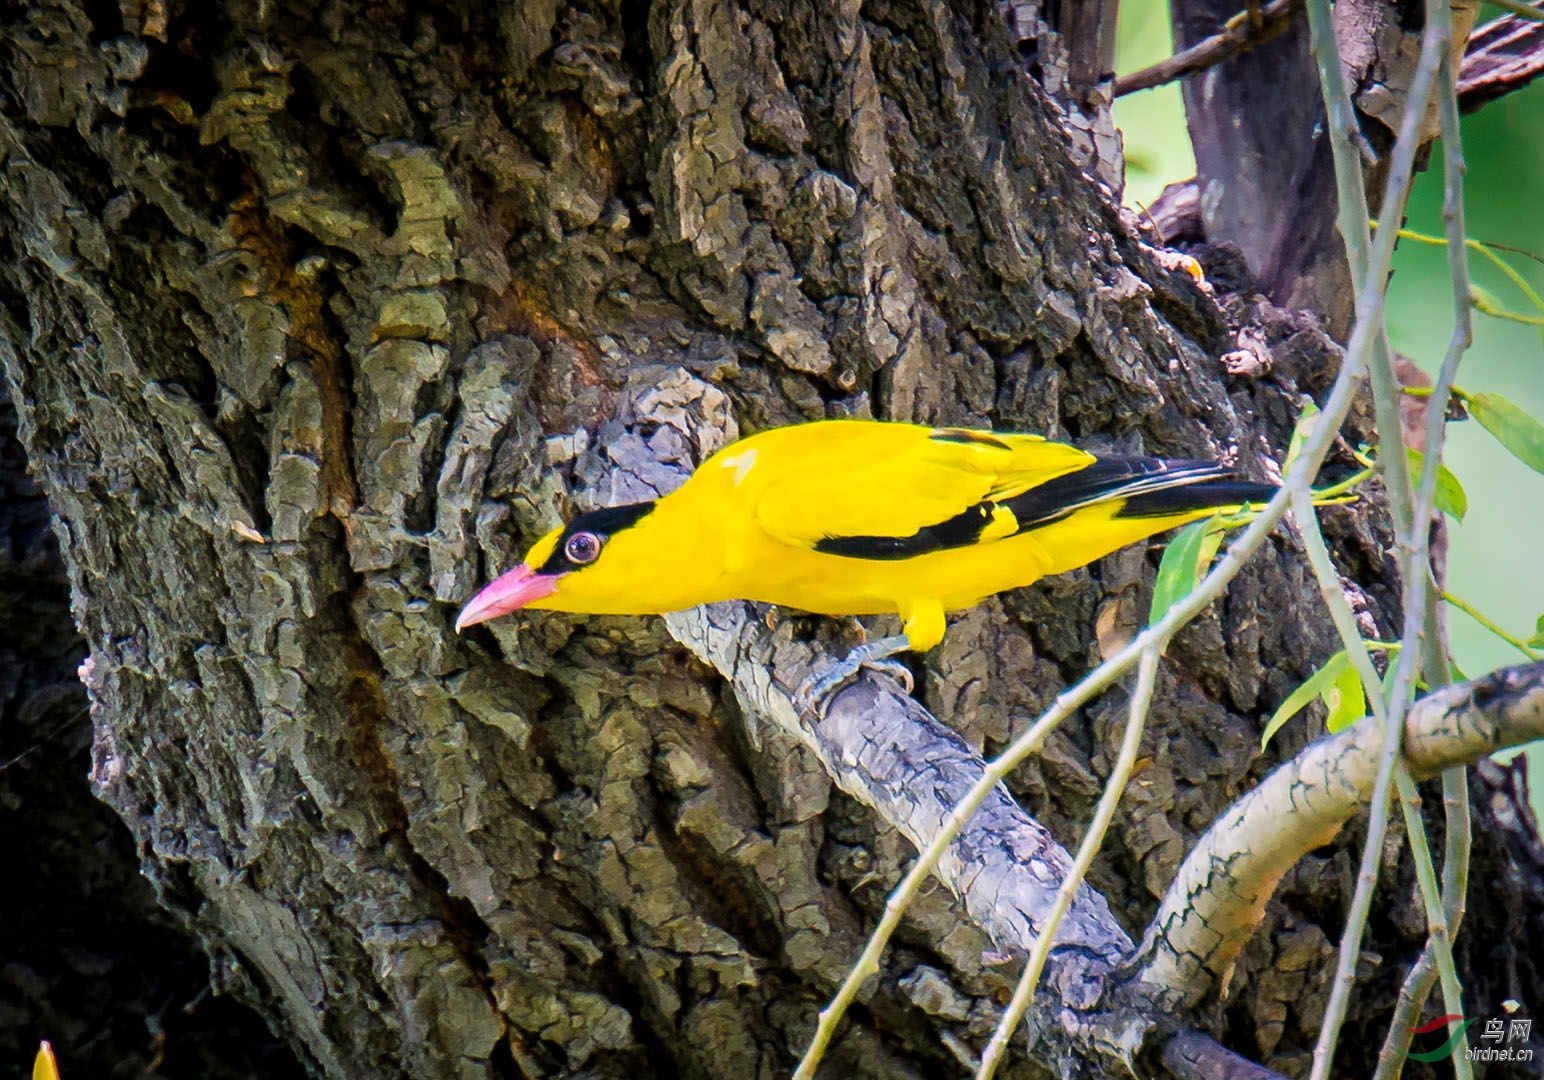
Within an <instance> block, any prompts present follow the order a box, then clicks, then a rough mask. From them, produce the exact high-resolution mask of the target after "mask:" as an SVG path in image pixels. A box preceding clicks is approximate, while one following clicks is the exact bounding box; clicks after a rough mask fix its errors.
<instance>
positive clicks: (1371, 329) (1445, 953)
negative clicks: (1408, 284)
mask: <svg viewBox="0 0 1544 1080" xmlns="http://www.w3.org/2000/svg"><path fill="white" fill-rule="evenodd" d="M1427 8H1428V10H1427V19H1426V29H1425V31H1424V33H1423V38H1422V51H1421V56H1420V59H1419V61H1418V63H1417V66H1416V71H1415V75H1414V77H1413V78H1412V80H1411V85H1410V88H1409V97H1408V100H1407V102H1406V107H1405V112H1404V116H1403V118H1402V119H1401V122H1400V132H1399V136H1398V139H1397V140H1396V142H1395V144H1394V150H1393V154H1392V161H1391V163H1390V167H1389V175H1388V180H1387V185H1386V190H1385V194H1384V201H1383V205H1382V208H1381V213H1380V216H1379V222H1378V225H1379V229H1378V235H1377V237H1376V239H1375V240H1374V242H1373V244H1372V248H1371V251H1370V252H1368V250H1367V240H1368V237H1367V228H1368V226H1367V212H1366V200H1365V195H1364V189H1363V183H1362V176H1361V162H1360V159H1359V158H1358V157H1357V154H1356V150H1355V147H1356V145H1357V143H1356V141H1355V140H1356V131H1355V113H1354V110H1353V107H1352V104H1351V100H1350V96H1349V94H1348V91H1347V89H1346V86H1345V83H1344V81H1343V79H1342V77H1341V74H1340V59H1339V50H1338V46H1337V44H1336V41H1335V35H1334V27H1333V24H1332V21H1331V17H1330V12H1329V4H1328V3H1327V2H1326V0H1309V3H1308V14H1309V25H1310V28H1311V33H1312V36H1313V42H1314V52H1315V55H1316V57H1317V59H1318V62H1319V67H1320V83H1321V90H1322V92H1323V96H1324V100H1325V107H1326V111H1327V113H1328V115H1329V117H1330V121H1331V123H1330V134H1331V146H1332V148H1333V151H1334V158H1335V167H1336V177H1337V182H1338V184H1337V186H1338V188H1339V200H1340V211H1339V218H1338V220H1339V224H1340V228H1341V232H1342V234H1343V236H1344V237H1345V240H1346V249H1347V255H1348V257H1349V258H1350V261H1351V266H1352V274H1353V278H1354V279H1355V280H1356V281H1357V283H1358V286H1359V288H1360V292H1359V296H1358V304H1357V322H1356V327H1355V329H1354V330H1353V332H1352V339H1353V343H1354V342H1355V341H1356V340H1357V338H1358V336H1359V335H1360V336H1362V337H1366V338H1371V339H1375V345H1376V346H1378V347H1376V348H1375V350H1374V351H1375V354H1376V355H1374V357H1373V359H1372V361H1371V374H1372V380H1373V391H1374V407H1375V412H1376V414H1377V419H1378V431H1379V440H1380V444H1381V452H1380V454H1379V461H1380V463H1381V464H1382V466H1383V470H1384V476H1385V481H1386V488H1387V490H1388V494H1389V506H1390V511H1391V513H1392V515H1393V518H1394V524H1395V532H1396V535H1398V536H1399V537H1400V541H1401V549H1402V555H1403V556H1404V558H1403V559H1402V564H1403V568H1404V571H1405V573H1404V578H1405V596H1404V600H1405V613H1406V619H1405V631H1404V639H1405V640H1404V645H1405V648H1404V649H1402V650H1401V655H1400V658H1399V661H1398V662H1397V663H1396V666H1395V672H1394V678H1393V685H1392V686H1391V687H1390V690H1389V695H1388V699H1387V714H1388V716H1387V720H1386V722H1385V724H1384V728H1383V732H1384V748H1383V755H1382V760H1381V762H1380V767H1379V770H1378V777H1377V782H1376V785H1375V788H1374V793H1373V800H1372V808H1371V814H1370V815H1369V819H1368V834H1367V839H1366V843H1365V846H1364V848H1363V852H1362V862H1361V867H1360V869H1359V873H1358V877H1357V886H1356V891H1355V893H1354V895H1353V897H1352V902H1351V910H1350V913H1349V915H1348V918H1347V923H1346V929H1345V932H1344V934H1343V935H1342V938H1341V944H1340V958H1339V963H1338V965H1337V968H1336V977H1335V981H1334V983H1333V985H1332V987H1331V991H1330V999H1329V1002H1328V1005H1327V1006H1326V1010H1325V1018H1324V1024H1323V1027H1322V1028H1321V1030H1320V1033H1319V1042H1318V1045H1317V1047H1316V1048H1315V1052H1314V1064H1313V1072H1312V1077H1313V1078H1314V1080H1324V1078H1325V1077H1327V1076H1328V1074H1329V1068H1330V1062H1331V1061H1332V1060H1333V1057H1334V1051H1335V1042H1336V1039H1337V1038H1338V1036H1339V1032H1340V1026H1341V1024H1342V1023H1343V1022H1344V1019H1345V1013H1346V1007H1347V1005H1348V1003H1349V999H1350V990H1351V982H1352V979H1353V978H1354V976H1355V970H1356V960H1357V955H1358V953H1359V952H1360V947H1361V937H1362V933H1363V932H1364V930H1365V928H1366V922H1367V915H1368V912H1369V911H1370V909H1371V905H1372V892H1373V889H1374V887H1375V884H1376V880H1377V866H1378V859H1379V856H1380V854H1381V851H1382V844H1383V834H1384V832H1385V830H1386V829H1387V825H1388V803H1387V800H1388V795H1389V789H1390V787H1391V786H1392V784H1393V783H1394V781H1395V780H1396V774H1397V778H1398V780H1399V783H1400V787H1401V792H1402V796H1403V797H1402V799H1401V807H1402V809H1403V810H1404V811H1405V813H1406V819H1407V824H1408V825H1409V828H1408V832H1409V833H1410V841H1411V846H1412V853H1413V854H1414V856H1415V859H1416V863H1417V865H1416V876H1417V879H1418V881H1419V882H1420V884H1421V887H1422V888H1421V892H1422V900H1423V901H1424V903H1425V905H1426V909H1427V922H1428V925H1429V926H1430V928H1431V933H1432V942H1433V946H1434V953H1435V955H1436V957H1437V960H1438V965H1439V968H1440V970H1441V973H1442V981H1443V994H1444V997H1445V999H1446V1001H1447V1005H1448V1008H1449V1011H1451V1012H1459V1011H1461V1003H1460V994H1459V988H1458V979H1457V972H1456V969H1455V968H1454V966H1453V962H1452V955H1451V949H1450V948H1448V937H1447V927H1446V922H1445V915H1444V912H1443V909H1442V905H1441V903H1440V898H1439V897H1438V896H1437V895H1436V884H1435V868H1434V867H1433V866H1431V865H1430V861H1429V860H1430V856H1429V854H1425V855H1424V856H1423V852H1424V851H1425V846H1426V845H1425V832H1424V825H1423V823H1422V822H1421V821H1420V817H1419V814H1418V813H1416V811H1415V807H1414V805H1412V802H1411V799H1410V794H1411V791H1410V787H1409V784H1410V782H1409V780H1408V778H1407V777H1405V776H1404V775H1403V773H1402V770H1400V769H1398V768H1397V766H1398V764H1399V737H1400V731H1401V726H1402V724H1401V721H1402V718H1403V715H1404V710H1405V708H1406V705H1407V703H1408V701H1409V698H1410V696H1411V689H1412V687H1413V685H1414V673H1415V670H1416V657H1417V653H1418V651H1419V640H1418V635H1419V627H1420V625H1421V623H1422V621H1423V616H1424V615H1425V613H1426V610H1427V603H1426V600H1427V591H1426V586H1427V582H1428V578H1429V576H1430V570H1429V566H1428V561H1427V544H1426V541H1427V535H1428V531H1429V530H1428V523H1429V520H1430V503H1429V502H1427V503H1425V504H1424V513H1425V516H1424V517H1419V518H1418V517H1417V516H1416V515H1417V508H1413V507H1412V506H1411V505H1410V503H1411V498H1410V487H1409V476H1408V468H1407V467H1406V461H1405V454H1404V443H1403V439H1402V438H1401V435H1400V427H1399V401H1398V386H1397V382H1396V380H1395V377H1394V372H1393V365H1392V364H1391V363H1390V361H1389V358H1388V351H1387V347H1386V344H1384V337H1383V334H1384V328H1383V316H1382V299H1383V294H1382V291H1381V290H1378V291H1374V289H1373V288H1370V287H1371V286H1378V285H1381V284H1382V282H1383V280H1384V277H1385V275H1386V274H1387V267H1388V262H1387V256H1388V255H1389V254H1391V253H1392V247H1393V243H1394V239H1395V237H1394V236H1393V235H1391V233H1392V232H1393V230H1394V229H1395V228H1396V227H1397V224H1398V221H1399V218H1400V216H1401V215H1402V213H1403V210H1404V205H1405V198H1406V196H1407V194H1408V192H1409V184H1410V178H1411V171H1412V168H1413V164H1414V158H1415V153H1416V150H1417V149H1418V147H1419V145H1420V137H1421V122H1422V119H1423V118H1424V116H1425V113H1426V108H1427V103H1428V101H1429V100H1430V97H1431V93H1432V89H1433V86H1434V85H1435V82H1436V76H1437V70H1438V67H1439V65H1440V63H1441V62H1442V60H1443V59H1444V57H1445V56H1446V54H1447V48H1448V38H1449V36H1450V34H1451V22H1450V19H1449V15H1448V12H1447V11H1446V10H1445V9H1443V7H1442V5H1441V3H1440V0H1431V2H1429V3H1428V5H1427ZM1364 252H1367V254H1366V256H1365V261H1364V258H1363V253H1364ZM1368 297H1371V298H1372V299H1373V300H1374V303H1372V304H1370V305H1365V306H1364V304H1363V299H1364V298H1368ZM1460 352H1461V350H1460ZM1454 362H1455V363H1456V360H1455V361H1454ZM1450 384H1451V374H1450V375H1449V385H1450ZM1444 403H1445V391H1444V393H1443V397H1442V399H1441V401H1440V402H1439V405H1438V407H1437V408H1436V409H1435V410H1434V412H1435V413H1436V415H1437V418H1438V419H1437V424H1436V426H1437V429H1438V430H1437V441H1436V442H1435V443H1434V444H1430V445H1429V446H1428V455H1427V459H1426V460H1427V471H1428V474H1429V475H1428V476H1426V477H1423V484H1422V488H1423V494H1426V492H1425V490H1424V489H1426V488H1428V487H1429V488H1430V489H1431V491H1432V492H1433V493H1434V491H1435V482H1436V461H1435V460H1434V459H1436V458H1438V457H1439V456H1440V449H1441V442H1440V439H1441V423H1440V418H1441V404H1444ZM1426 481H1429V483H1427V482H1426ZM1416 521H1419V531H1418V532H1417V531H1416V526H1415V525H1414V524H1412V523H1413V522H1416ZM1307 528H1308V527H1307V526H1305V531H1307ZM1316 528H1317V526H1316V524H1315V525H1314V529H1315V530H1316ZM1333 609H1334V605H1333V604H1332V610H1333ZM1342 632H1343V636H1344V635H1345V634H1346V631H1345V630H1343V631H1342ZM1347 646H1348V648H1352V651H1353V654H1354V653H1355V652H1356V650H1355V648H1354V647H1353V646H1352V644H1351V642H1350V641H1349V638H1348V640H1347ZM1363 655H1364V656H1365V653H1364V654H1363ZM1444 663H1445V660H1444ZM1362 677H1363V679H1364V682H1365V681H1366V680H1367V673H1366V672H1365V671H1364V672H1362ZM1378 688H1379V683H1378V682H1377V681H1376V679H1374V680H1373V681H1372V682H1370V683H1369V684H1368V692H1369V695H1376V694H1377V693H1378ZM1417 834H1419V835H1417ZM1465 1064H1466V1063H1465V1062H1464V1061H1463V1060H1462V1057H1461V1055H1457V1054H1455V1068H1456V1069H1458V1070H1459V1073H1460V1075H1461V1076H1462V1075H1466V1072H1465Z"/></svg>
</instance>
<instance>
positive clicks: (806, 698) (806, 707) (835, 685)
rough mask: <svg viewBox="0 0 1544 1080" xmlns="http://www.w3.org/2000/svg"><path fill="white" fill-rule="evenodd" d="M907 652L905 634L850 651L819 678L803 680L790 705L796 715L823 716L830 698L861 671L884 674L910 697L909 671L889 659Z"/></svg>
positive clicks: (899, 663)
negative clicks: (902, 687) (866, 669)
mask: <svg viewBox="0 0 1544 1080" xmlns="http://www.w3.org/2000/svg"><path fill="white" fill-rule="evenodd" d="M910 648H911V641H910V640H909V639H908V638H907V637H906V635H905V634H897V635H895V636H894V637H884V638H876V639H875V640H873V641H869V642H865V643H864V644H862V645H859V646H857V647H856V648H854V649H852V650H850V651H849V652H848V653H847V655H846V656H844V657H843V658H842V659H840V660H838V661H837V662H836V663H834V664H832V665H831V666H830V667H829V668H827V669H826V670H824V671H822V672H821V673H820V674H819V675H811V676H810V677H809V678H807V679H805V680H804V682H803V684H802V685H800V687H799V689H798V690H797V691H796V692H795V694H794V703H795V704H797V705H798V707H799V711H800V712H805V713H811V714H813V715H814V716H818V717H823V716H825V715H826V709H827V708H828V707H829V705H830V703H831V697H832V695H833V694H835V693H836V692H837V691H838V690H840V689H841V688H842V687H843V686H845V685H847V683H849V682H851V681H852V680H853V679H854V678H856V677H857V674H858V672H859V671H860V670H862V669H863V668H870V669H871V670H874V671H882V672H884V673H885V674H887V675H889V676H890V677H891V678H893V679H895V680H896V681H897V682H899V683H900V684H901V685H902V686H904V687H905V688H906V692H907V693H908V694H910V693H911V692H912V689H913V683H912V678H911V669H910V668H909V667H907V666H906V665H905V664H903V663H901V662H900V661H899V660H894V659H891V657H893V656H895V654H896V653H900V652H905V651H906V650H908V649H910Z"/></svg>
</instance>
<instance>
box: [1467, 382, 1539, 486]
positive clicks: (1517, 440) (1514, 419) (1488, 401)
mask: <svg viewBox="0 0 1544 1080" xmlns="http://www.w3.org/2000/svg"><path fill="white" fill-rule="evenodd" d="M1464 404H1465V405H1467V406H1468V407H1469V414H1470V415H1471V416H1473V417H1474V418H1475V419H1476V420H1478V421H1479V422H1480V424H1481V426H1483V427H1484V428H1485V430H1486V431H1488V432H1490V433H1491V434H1492V435H1494V436H1495V437H1496V440H1497V441H1498V442H1500V443H1501V445H1502V446H1504V447H1506V448H1507V449H1508V450H1510V451H1511V452H1512V455H1513V456H1514V457H1515V458H1517V460H1518V461H1521V462H1522V463H1523V464H1524V465H1526V466H1528V467H1529V468H1530V469H1532V470H1533V471H1534V472H1538V473H1544V424H1541V423H1539V422H1538V421H1537V420H1535V419H1534V418H1533V417H1531V416H1529V415H1528V414H1527V413H1526V412H1524V411H1523V410H1522V409H1520V408H1518V407H1517V406H1516V405H1513V404H1512V403H1511V402H1510V401H1508V400H1507V399H1506V398H1504V397H1502V396H1501V395H1500V394H1488V393H1481V394H1469V395H1468V396H1466V397H1465V398H1464Z"/></svg>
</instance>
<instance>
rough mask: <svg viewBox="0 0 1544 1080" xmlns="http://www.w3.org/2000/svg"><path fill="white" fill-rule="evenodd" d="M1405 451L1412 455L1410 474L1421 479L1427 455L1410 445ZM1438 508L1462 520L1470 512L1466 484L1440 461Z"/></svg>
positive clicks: (1438, 469)
mask: <svg viewBox="0 0 1544 1080" xmlns="http://www.w3.org/2000/svg"><path fill="white" fill-rule="evenodd" d="M1405 453H1406V454H1409V455H1410V475H1412V476H1414V477H1416V478H1417V480H1419V478H1420V475H1421V470H1422V469H1423V468H1425V464H1426V455H1424V454H1422V453H1421V452H1420V451H1419V450H1412V449H1411V448H1410V447H1408V446H1407V447H1405ZM1437 509H1438V510H1441V511H1442V512H1443V513H1444V514H1446V515H1447V516H1448V517H1450V518H1452V519H1453V520H1455V521H1460V522H1461V521H1463V520H1464V515H1465V514H1467V513H1468V512H1469V496H1468V495H1467V494H1465V493H1464V486H1463V485H1462V484H1460V483H1459V482H1458V477H1456V476H1454V475H1453V471H1452V470H1451V469H1449V468H1448V467H1447V466H1446V465H1444V464H1442V462H1440V461H1439V462H1437Z"/></svg>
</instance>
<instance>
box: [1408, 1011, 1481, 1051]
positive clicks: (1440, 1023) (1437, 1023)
mask: <svg viewBox="0 0 1544 1080" xmlns="http://www.w3.org/2000/svg"><path fill="white" fill-rule="evenodd" d="M1455 1020H1460V1021H1463V1022H1462V1023H1460V1024H1459V1025H1458V1030H1457V1031H1455V1032H1453V1034H1451V1035H1449V1036H1448V1041H1447V1042H1445V1043H1443V1044H1442V1045H1441V1046H1439V1047H1437V1048H1436V1049H1435V1050H1428V1051H1426V1052H1425V1053H1421V1054H1417V1053H1412V1052H1411V1051H1409V1050H1401V1051H1400V1053H1401V1054H1404V1055H1405V1057H1407V1058H1409V1059H1410V1060H1411V1061H1442V1060H1444V1059H1446V1058H1449V1057H1452V1056H1453V1047H1455V1046H1457V1045H1458V1041H1459V1040H1460V1039H1462V1038H1463V1037H1464V1032H1466V1031H1468V1030H1469V1029H1470V1028H1471V1027H1473V1026H1474V1025H1475V1024H1478V1023H1479V1022H1480V1018H1479V1017H1477V1016H1476V1017H1475V1018H1474V1019H1473V1020H1464V1018H1463V1017H1462V1016H1459V1015H1458V1014H1457V1013H1448V1015H1446V1016H1439V1017H1437V1018H1436V1019H1435V1020H1432V1021H1430V1022H1428V1023H1425V1024H1422V1025H1421V1026H1420V1027H1416V1028H1411V1029H1410V1033H1411V1034H1412V1035H1425V1034H1428V1033H1429V1032H1433V1031H1440V1030H1441V1029H1442V1028H1445V1027H1447V1026H1448V1024H1450V1023H1452V1022H1453V1021H1455Z"/></svg>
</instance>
